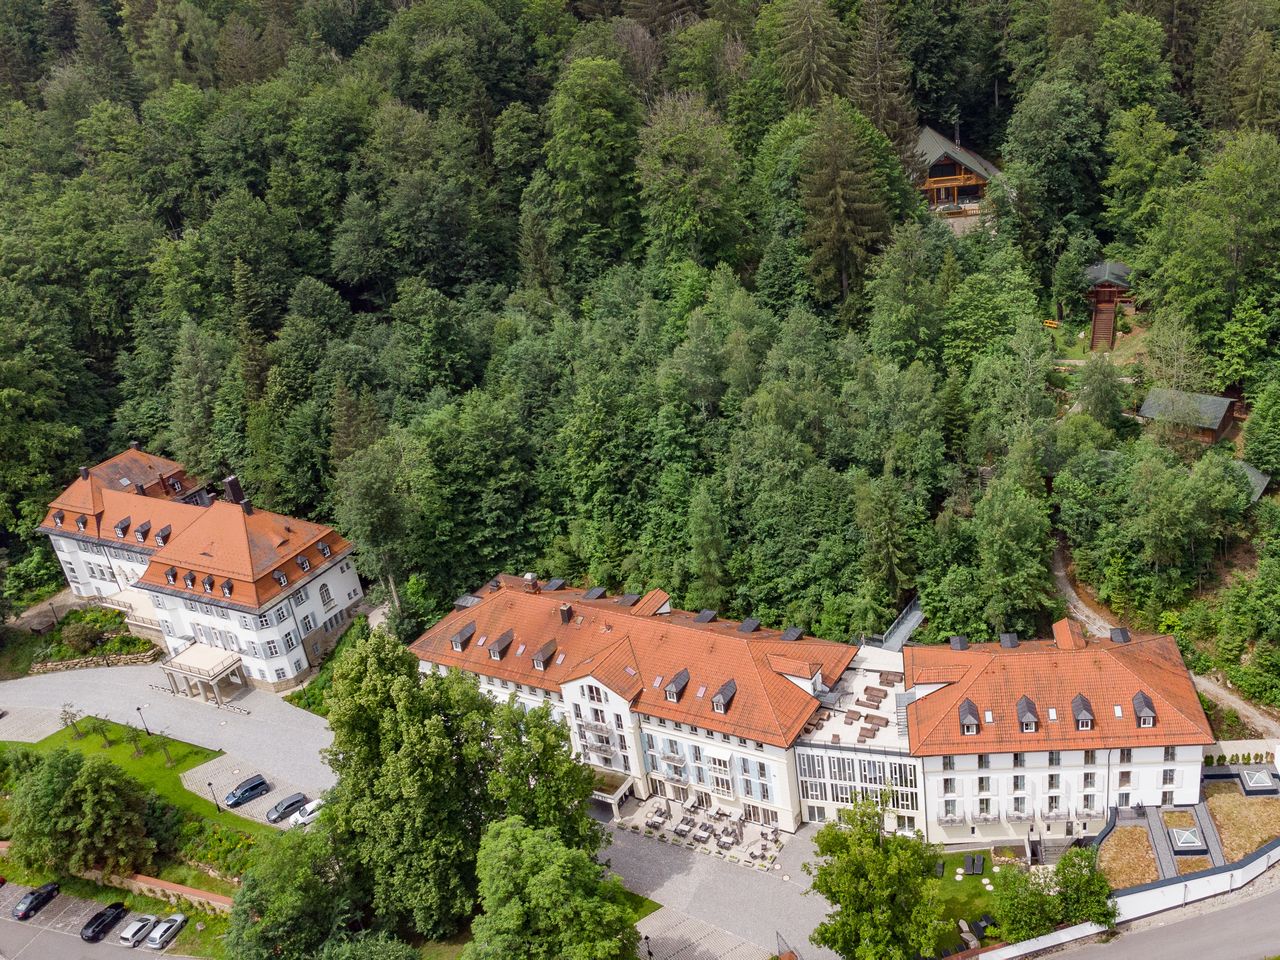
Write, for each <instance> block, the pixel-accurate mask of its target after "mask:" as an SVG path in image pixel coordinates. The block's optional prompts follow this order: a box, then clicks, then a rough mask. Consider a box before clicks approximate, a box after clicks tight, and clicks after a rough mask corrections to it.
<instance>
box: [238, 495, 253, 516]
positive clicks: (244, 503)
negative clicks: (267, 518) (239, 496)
mask: <svg viewBox="0 0 1280 960" xmlns="http://www.w3.org/2000/svg"><path fill="white" fill-rule="evenodd" d="M240 509H241V510H243V511H244V515H245V516H246V517H247V516H249V515H250V514H251V513H253V504H252V503H250V502H249V498H248V497H245V498H244V499H243V500H241V501H240Z"/></svg>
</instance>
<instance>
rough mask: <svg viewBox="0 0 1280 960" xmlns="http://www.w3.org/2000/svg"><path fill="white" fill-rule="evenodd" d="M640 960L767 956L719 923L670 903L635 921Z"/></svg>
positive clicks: (757, 958) (746, 959)
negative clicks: (709, 921)
mask: <svg viewBox="0 0 1280 960" xmlns="http://www.w3.org/2000/svg"><path fill="white" fill-rule="evenodd" d="M636 929H637V930H639V931H640V936H641V940H640V950H639V955H640V957H641V958H642V960H648V958H649V957H653V958H654V960H768V958H769V957H771V956H772V955H773V954H772V951H769V950H764V949H762V948H760V947H758V946H756V945H755V944H754V943H748V942H747V941H746V940H743V939H742V938H741V937H735V936H734V935H733V934H731V933H729V932H728V931H725V930H721V929H720V928H719V927H715V926H712V925H711V924H709V923H704V922H702V921H701V920H695V919H694V918H693V917H691V916H689V915H688V914H685V913H681V912H680V911H679V910H675V909H673V908H671V907H663V908H662V909H660V910H655V911H654V912H653V913H651V914H649V916H647V917H645V918H644V919H643V920H641V921H640V922H639V923H638V924H636Z"/></svg>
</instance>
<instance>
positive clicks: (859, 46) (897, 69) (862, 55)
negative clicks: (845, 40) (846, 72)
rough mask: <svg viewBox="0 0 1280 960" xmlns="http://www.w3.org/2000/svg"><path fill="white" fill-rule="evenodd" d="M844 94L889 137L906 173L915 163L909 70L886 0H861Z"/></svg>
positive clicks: (915, 124) (915, 120)
mask: <svg viewBox="0 0 1280 960" xmlns="http://www.w3.org/2000/svg"><path fill="white" fill-rule="evenodd" d="M850 64H851V69H850V79H849V99H850V100H852V101H853V105H854V106H855V107H857V108H858V109H859V110H861V111H862V112H863V113H864V114H865V115H866V117H867V119H868V120H870V121H871V122H872V123H874V124H875V125H876V129H878V130H879V131H880V132H881V133H883V134H884V135H885V136H886V137H888V138H889V140H890V142H891V143H892V144H893V146H894V149H895V150H897V151H898V156H899V157H900V158H901V159H902V165H903V166H904V167H906V169H907V170H908V171H909V172H912V171H914V170H915V168H916V167H918V166H919V164H920V160H919V158H918V157H917V156H916V141H917V138H918V134H919V118H918V117H917V116H916V108H915V103H914V102H913V100H912V97H911V69H910V67H909V66H908V65H907V62H906V60H905V59H904V58H903V56H902V54H901V52H900V50H899V45H898V35H897V32H896V30H895V29H894V26H893V12H892V10H891V9H890V8H889V4H888V3H887V0H863V2H862V8H861V9H860V10H859V11H858V27H857V31H856V32H855V33H854V38H853V55H852V57H851V58H850Z"/></svg>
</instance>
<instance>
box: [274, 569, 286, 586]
mask: <svg viewBox="0 0 1280 960" xmlns="http://www.w3.org/2000/svg"><path fill="white" fill-rule="evenodd" d="M272 576H273V577H275V580H276V583H278V584H280V586H282V587H287V586H288V585H289V578H288V577H286V576H285V574H284V571H283V570H277V571H276V572H275V573H273V574H272Z"/></svg>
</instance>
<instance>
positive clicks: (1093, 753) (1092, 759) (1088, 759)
mask: <svg viewBox="0 0 1280 960" xmlns="http://www.w3.org/2000/svg"><path fill="white" fill-rule="evenodd" d="M1097 762H1098V751H1097V750H1086V751H1085V752H1084V765H1085V766H1086V767H1092V766H1093V765H1094V764H1096V763H1097Z"/></svg>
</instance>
